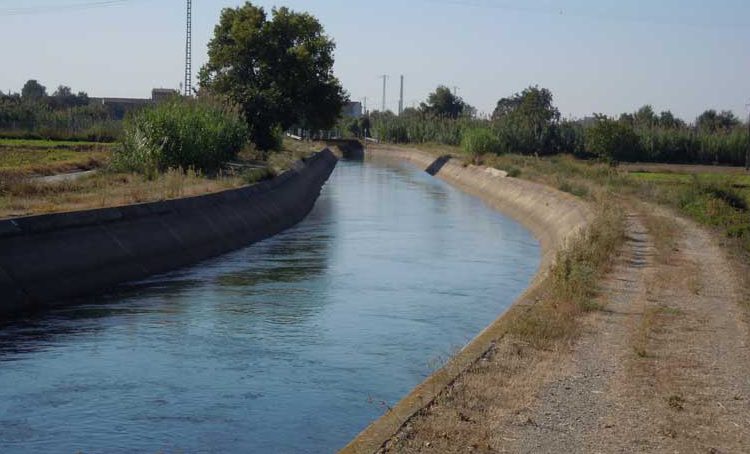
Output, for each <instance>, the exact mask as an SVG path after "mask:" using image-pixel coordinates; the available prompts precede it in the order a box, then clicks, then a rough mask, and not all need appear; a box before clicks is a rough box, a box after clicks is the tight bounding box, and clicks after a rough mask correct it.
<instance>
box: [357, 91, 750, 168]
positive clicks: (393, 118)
mask: <svg viewBox="0 0 750 454" xmlns="http://www.w3.org/2000/svg"><path fill="white" fill-rule="evenodd" d="M437 93H441V94H442V96H443V97H449V98H450V97H452V98H451V99H448V100H441V101H440V102H437V100H438V99H442V98H440V97H436V95H437ZM455 104H458V105H463V104H464V103H463V101H462V100H461V99H460V98H459V97H457V96H455V95H453V94H451V93H450V91H447V92H446V91H445V90H444V87H438V89H437V90H436V92H435V93H433V94H432V95H430V98H429V99H428V101H427V103H423V104H422V105H421V107H420V108H419V109H413V108H409V109H406V110H405V111H404V112H403V113H402V114H401V115H395V114H393V113H391V112H373V113H371V114H370V115H369V117H368V118H367V119H366V120H365V121H363V122H362V123H367V124H368V125H370V128H369V132H370V136H372V137H374V138H376V139H378V140H380V141H383V142H388V143H398V144H441V145H454V146H458V145H460V144H461V143H462V141H463V138H464V136H465V135H466V134H472V135H475V134H476V131H477V130H478V129H484V130H485V131H487V133H489V134H492V135H493V136H494V137H495V138H496V140H497V141H498V147H497V153H515V154H523V155H532V156H548V155H556V154H570V155H573V156H576V157H579V158H585V159H591V158H598V159H603V160H606V161H608V162H611V163H616V162H636V161H637V162H662V163H692V164H721V165H734V166H739V165H745V163H746V158H747V153H748V147H750V140H749V139H748V131H747V125H743V124H742V122H741V121H740V120H739V119H738V118H737V117H736V116H735V115H734V114H733V113H732V112H728V111H724V112H716V111H714V110H706V111H705V112H704V113H702V114H701V115H700V116H699V117H698V118H697V119H696V120H695V121H694V122H693V123H691V124H689V123H687V122H685V121H684V120H682V119H679V118H677V117H675V116H674V115H673V114H672V113H671V112H670V111H664V112H661V113H659V114H657V113H655V112H654V110H653V108H652V107H651V106H648V105H646V106H643V107H642V108H640V109H639V110H638V111H637V112H634V113H623V114H621V115H620V116H619V117H618V118H609V117H607V116H605V115H601V114H592V115H591V116H590V117H586V118H584V119H579V120H572V119H563V118H561V116H560V112H559V110H558V109H557V108H556V107H555V106H554V104H553V96H552V93H551V92H550V91H549V90H547V89H545V88H539V87H529V88H527V89H525V90H523V91H522V92H520V93H516V94H514V95H512V96H510V97H506V98H502V99H500V100H499V101H498V102H497V106H496V108H495V110H494V112H493V113H492V115H491V116H490V117H487V118H479V117H477V116H476V115H475V114H474V113H473V112H474V111H473V109H471V108H470V107H469V108H465V109H463V110H460V111H458V113H456V112H457V111H456V109H455V108H454V107H453V106H454V105H455ZM359 126H360V128H359V129H360V131H359V133H360V134H363V133H364V131H362V129H363V128H362V124H360V125H359ZM354 129H356V128H353V127H349V128H344V130H348V131H352V130H354Z"/></svg>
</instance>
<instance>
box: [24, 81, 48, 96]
mask: <svg viewBox="0 0 750 454" xmlns="http://www.w3.org/2000/svg"><path fill="white" fill-rule="evenodd" d="M21 97H22V98H23V100H24V101H39V100H41V99H43V98H46V97H47V89H46V88H45V87H44V85H41V84H40V83H39V82H37V81H36V80H33V79H32V80H28V81H27V82H26V83H25V84H24V86H23V89H22V90H21Z"/></svg>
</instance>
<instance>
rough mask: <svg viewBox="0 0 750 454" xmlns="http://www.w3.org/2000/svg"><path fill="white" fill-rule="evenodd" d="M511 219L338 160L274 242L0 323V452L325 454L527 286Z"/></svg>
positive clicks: (530, 252) (382, 166)
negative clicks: (304, 213) (306, 209)
mask: <svg viewBox="0 0 750 454" xmlns="http://www.w3.org/2000/svg"><path fill="white" fill-rule="evenodd" d="M539 254H540V253H539V246H538V244H537V242H536V241H535V240H534V239H533V237H532V236H531V234H530V233H529V232H528V231H527V230H525V229H524V228H522V227H521V226H520V225H519V224H518V223H516V222H515V221H513V220H511V219H509V218H507V217H505V216H502V215H500V214H498V213H496V212H495V211H492V210H491V209H490V208H488V207H487V206H486V205H485V204H484V203H483V202H481V201H480V200H478V199H476V198H473V197H471V196H468V195H466V194H463V193H461V192H460V191H458V190H456V189H454V188H452V187H451V186H449V185H447V184H446V183H444V182H443V181H441V180H439V179H437V178H434V177H431V176H429V175H428V174H426V173H424V172H423V171H421V169H417V168H415V167H412V166H410V165H408V164H399V163H387V162H364V163H363V162H351V161H342V162H340V163H339V164H338V167H337V168H336V170H335V171H334V173H333V175H332V177H331V179H330V180H329V182H328V183H327V185H326V186H325V188H324V190H323V193H322V195H321V197H320V199H319V200H318V202H317V204H316V206H315V208H314V210H313V211H312V213H311V214H310V215H309V216H308V217H307V218H306V219H305V220H304V221H303V222H302V223H300V224H299V225H298V226H296V227H294V228H293V229H290V230H288V231H286V232H284V233H282V234H280V235H278V236H276V237H274V238H271V239H269V240H266V241H263V242H261V243H258V244H255V245H253V246H250V247H247V248H245V249H242V250H239V251H236V252H234V253H231V254H229V255H225V256H222V257H218V258H216V259H213V260H210V261H208V262H204V263H201V264H199V265H197V266H194V267H192V268H188V269H184V270H181V271H178V272H174V273H170V274H167V275H163V276H159V277H156V278H152V279H150V280H147V281H144V282H140V283H137V284H134V285H131V286H128V287H125V288H123V289H119V290H117V291H115V292H113V293H111V294H109V295H106V296H102V297H98V298H94V299H92V300H90V301H86V302H84V303H83V304H81V305H78V306H75V307H68V308H64V309H58V310H54V311H51V312H49V313H47V314H45V315H43V316H37V317H35V318H33V319H28V320H21V321H17V322H13V323H10V324H8V323H6V324H5V325H0V452H2V453H17V452H18V453H44V452H54V453H71V454H72V453H77V452H82V453H126V452H128V453H129V452H143V453H157V452H164V453H172V452H175V453H177V452H186V453H204V452H206V453H208V452H259V453H265V452H269V453H270V452H294V453H296V452H314V453H317V452H334V451H336V450H337V449H339V448H341V447H342V446H343V445H345V444H346V443H347V442H348V441H349V440H350V439H351V438H352V437H354V436H355V435H356V434H357V433H358V432H359V431H360V430H362V429H363V428H365V427H366V426H367V425H368V424H369V423H370V422H372V421H373V420H375V419H376V418H377V417H378V416H380V415H382V414H383V413H384V412H385V411H386V410H387V408H388V406H392V405H393V404H395V403H396V402H397V401H398V400H399V399H400V398H401V397H403V396H404V395H405V394H406V393H408V391H409V390H410V389H411V388H413V387H414V386H415V385H416V384H418V383H419V382H421V381H422V380H423V379H424V378H425V377H426V376H427V375H429V374H430V373H431V372H432V371H434V370H435V369H436V368H437V367H439V366H440V365H441V364H442V363H443V361H444V360H445V359H446V358H447V357H449V356H450V354H451V353H453V352H454V351H455V350H456V349H458V348H460V347H461V346H463V345H465V344H466V342H468V341H469V340H470V339H471V338H473V337H474V336H475V335H476V334H477V333H479V331H481V330H482V328H484V327H485V326H487V325H488V324H489V323H490V322H491V321H492V320H493V319H495V318H496V317H497V316H498V315H500V314H501V313H502V312H503V311H504V310H505V309H506V308H507V307H508V306H509V304H511V303H512V301H513V300H514V299H515V298H516V297H517V296H518V295H519V294H520V293H521V292H522V291H523V289H524V288H525V287H526V286H527V285H528V284H529V282H530V279H531V277H532V275H533V274H534V272H535V270H536V268H537V266H538V264H539V260H540V255H539Z"/></svg>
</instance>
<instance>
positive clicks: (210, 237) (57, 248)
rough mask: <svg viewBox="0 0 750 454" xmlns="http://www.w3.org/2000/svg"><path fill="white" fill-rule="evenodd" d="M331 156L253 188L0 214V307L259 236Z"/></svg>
mask: <svg viewBox="0 0 750 454" xmlns="http://www.w3.org/2000/svg"><path fill="white" fill-rule="evenodd" d="M336 162H337V158H336V157H335V156H334V154H333V153H332V152H331V151H330V150H328V149H325V150H323V151H321V152H319V153H316V154H315V155H313V156H312V157H310V158H308V159H306V160H304V161H299V162H297V163H296V164H295V165H294V166H293V168H292V169H290V170H289V171H287V172H285V173H283V174H281V175H279V176H277V177H276V178H274V179H272V180H268V181H264V182H261V183H259V184H256V185H253V186H247V187H243V188H239V189H233V190H228V191H223V192H219V193H215V194H208V195H203V196H197V197H188V198H183V199H177V200H168V201H163V202H154V203H144V204H138V205H128V206H121V207H112V208H103V209H98V210H88V211H77V212H69V213H56V214H50V215H42V216H31V217H24V218H16V219H6V220H2V221H0V315H2V316H8V315H12V314H15V313H18V312H24V311H27V310H33V309H38V308H41V307H44V306H47V305H50V304H55V303H59V302H61V301H64V300H67V299H69V298H71V297H77V296H82V295H88V294H94V293H97V292H100V291H105V290H108V289H111V288H112V287H113V286H115V285H117V284H119V283H123V282H128V281H132V280H137V279H141V278H144V277H147V276H150V275H153V274H158V273H162V272H166V271H169V270H173V269H176V268H179V267H182V266H186V265H190V264H194V263H196V262H199V261H201V260H204V259H207V258H210V257H214V256H217V255H220V254H223V253H226V252H229V251H231V250H234V249H237V248H240V247H243V246H246V245H249V244H251V243H253V242H256V241H260V240H262V239H265V238H268V237H270V236H272V235H274V234H276V233H278V232H280V231H282V230H284V229H286V228H289V227H291V226H293V225H294V224H296V223H297V222H299V221H300V220H302V219H303V218H304V217H305V216H306V215H307V214H308V213H309V212H310V210H311V209H312V207H313V205H314V204H315V201H316V200H317V198H318V196H319V195H320V191H321V188H322V186H323V184H324V183H325V182H326V180H327V179H328V177H329V175H330V174H331V172H332V171H333V169H334V167H335V165H336Z"/></svg>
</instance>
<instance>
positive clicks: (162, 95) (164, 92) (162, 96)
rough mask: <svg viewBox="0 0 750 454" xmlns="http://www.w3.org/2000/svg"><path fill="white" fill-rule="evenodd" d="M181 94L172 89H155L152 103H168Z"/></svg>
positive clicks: (152, 91) (152, 94)
mask: <svg viewBox="0 0 750 454" xmlns="http://www.w3.org/2000/svg"><path fill="white" fill-rule="evenodd" d="M179 94H180V92H179V91H177V90H173V89H171V88H154V89H153V90H151V101H153V102H162V101H167V100H169V99H170V98H172V97H174V96H178V95H179Z"/></svg>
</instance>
